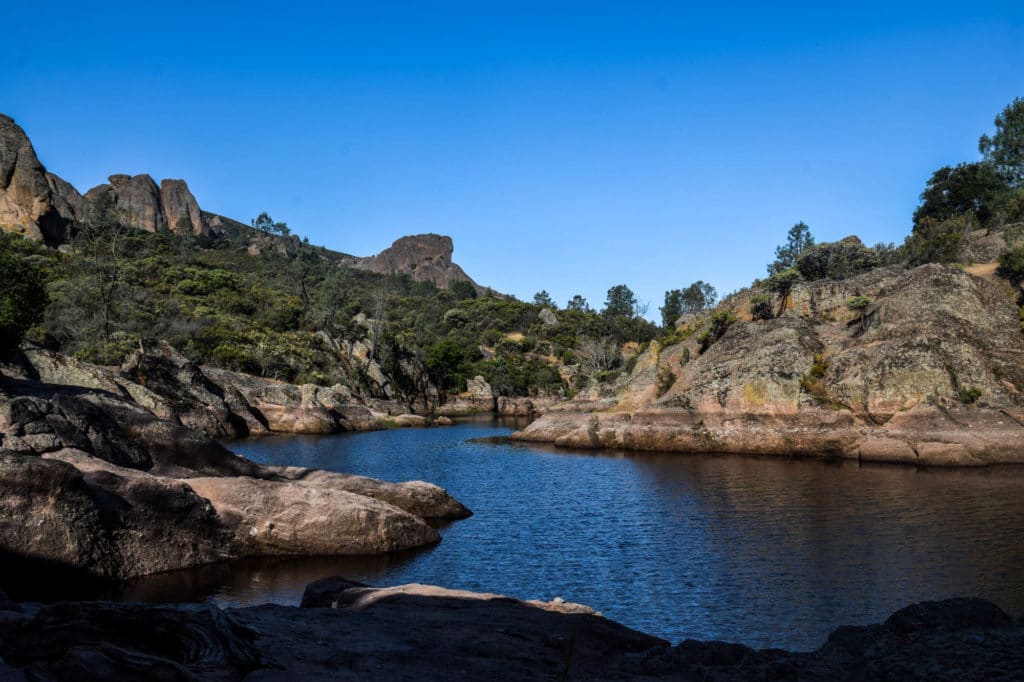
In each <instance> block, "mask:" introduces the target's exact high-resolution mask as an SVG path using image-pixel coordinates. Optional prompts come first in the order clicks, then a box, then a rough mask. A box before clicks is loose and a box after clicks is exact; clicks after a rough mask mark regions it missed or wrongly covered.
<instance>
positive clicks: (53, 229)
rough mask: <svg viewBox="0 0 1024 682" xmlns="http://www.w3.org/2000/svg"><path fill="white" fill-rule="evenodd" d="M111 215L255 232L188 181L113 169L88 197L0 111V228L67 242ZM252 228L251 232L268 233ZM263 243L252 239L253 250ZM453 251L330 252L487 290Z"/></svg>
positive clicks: (140, 222)
mask: <svg viewBox="0 0 1024 682" xmlns="http://www.w3.org/2000/svg"><path fill="white" fill-rule="evenodd" d="M108 218H113V219H115V220H117V221H119V222H121V223H123V224H125V225H131V226H134V227H138V228H140V229H143V230H146V231H148V232H175V233H178V234H193V235H196V236H202V237H206V238H211V239H217V238H221V237H225V236H227V235H228V234H238V233H239V232H249V231H252V228H250V227H249V226H248V225H246V224H245V223H243V222H239V221H236V220H232V219H231V218H227V217H224V216H219V215H216V214H214V213H209V212H206V211H203V210H202V209H201V208H200V206H199V202H198V201H196V198H195V197H194V196H193V195H192V192H191V191H190V190H189V187H188V184H187V183H186V182H185V181H184V180H175V179H164V180H161V181H160V183H159V184H157V182H156V181H155V180H154V179H153V178H152V177H150V176H149V175H146V174H141V175H134V176H132V175H124V174H116V175H111V176H110V177H109V178H108V181H107V182H106V183H105V184H102V185H98V186H96V187H93V188H92V189H90V190H89V191H88V192H86V193H85V195H84V196H83V195H82V194H80V193H79V191H78V190H77V189H75V188H74V187H73V186H72V185H71V183H69V182H67V181H66V180H64V179H62V178H60V177H58V176H56V175H54V174H52V173H49V172H47V170H46V168H45V167H44V166H43V164H42V163H41V162H40V161H39V158H38V157H37V156H36V153H35V150H34V149H33V147H32V143H31V141H30V140H29V138H28V135H26V134H25V131H24V130H22V128H21V127H20V126H19V125H18V124H17V123H15V122H14V119H13V118H11V117H9V116H5V115H3V114H0V231H5V232H15V233H18V234H22V235H25V236H26V237H28V238H30V239H35V240H38V241H45V242H47V243H49V244H54V245H57V244H62V243H64V242H65V241H67V239H68V238H69V236H70V228H71V226H72V225H73V224H74V223H76V222H82V221H85V220H89V219H108ZM252 232H253V233H252V234H251V235H250V236H251V237H259V238H260V239H262V238H263V237H264V235H262V234H261V233H256V232H254V231H252ZM257 241H259V239H258V240H257ZM263 241H266V240H265V239H264V240H263ZM266 246H267V244H259V243H258V244H255V245H254V246H253V251H254V252H259V251H260V250H261V249H262V248H265V247H266ZM452 250H453V246H452V239H451V237H445V236H441V235H436V234H421V235H414V236H411V237H402V238H401V239H399V240H398V241H396V242H395V243H394V244H392V245H391V247H390V248H388V249H385V250H384V251H382V252H381V253H379V254H377V255H376V256H369V257H365V258H360V257H357V256H350V255H348V254H340V253H333V252H332V253H331V255H332V256H334V258H335V260H336V261H337V262H339V263H340V264H342V265H347V266H349V267H352V268H356V269H359V270H368V271H370V272H375V273H378V274H382V275H398V274H407V275H409V276H410V277H412V278H413V279H414V280H416V281H418V282H430V283H431V284H434V285H435V286H437V287H440V288H447V287H448V286H450V285H451V284H452V283H454V282H460V281H463V282H469V283H471V284H472V285H473V287H474V288H476V289H477V290H478V291H480V292H482V291H484V289H483V287H480V286H479V285H478V284H476V282H474V281H473V280H472V279H471V278H470V277H469V275H467V274H466V273H465V272H464V271H463V269H462V268H461V267H459V266H458V265H457V264H455V263H453V262H452Z"/></svg>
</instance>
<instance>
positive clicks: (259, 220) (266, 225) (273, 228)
mask: <svg viewBox="0 0 1024 682" xmlns="http://www.w3.org/2000/svg"><path fill="white" fill-rule="evenodd" d="M252 226H253V227H254V228H256V229H257V230H259V231H260V232H266V233H267V234H279V235H281V236H282V237H287V236H288V235H289V234H291V232H292V231H291V230H290V229H288V225H287V223H278V222H274V219H273V218H271V217H270V214H269V213H267V212H266V211H264V212H263V213H260V214H259V215H258V216H256V217H255V218H253V219H252Z"/></svg>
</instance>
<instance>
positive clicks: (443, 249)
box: [345, 234, 483, 291]
mask: <svg viewBox="0 0 1024 682" xmlns="http://www.w3.org/2000/svg"><path fill="white" fill-rule="evenodd" d="M452 251H453V245H452V238H451V237H445V236H441V235H438V234H417V235H412V236H409V237H402V238H401V239H398V240H397V241H395V243H394V244H392V245H391V246H390V247H389V248H387V249H384V250H383V251H381V252H380V253H378V254H377V255H376V256H369V257H367V258H352V259H351V260H349V261H347V262H346V263H345V264H346V265H348V266H349V267H353V268H356V269H357V270H369V271H370V272H376V273H379V274H381V275H398V274H406V275H409V276H410V277H412V278H413V279H414V280H416V281H417V282H430V283H431V284H433V285H434V286H437V287H440V288H442V289H446V288H448V286H449V285H451V284H452V283H453V282H469V283H470V284H472V285H473V286H474V287H476V288H477V290H479V291H483V288H482V287H480V286H479V285H477V284H476V283H475V282H474V281H473V280H472V279H470V277H469V275H467V274H466V273H465V272H464V271H463V270H462V268H460V267H459V266H458V265H456V264H455V263H453V262H452Z"/></svg>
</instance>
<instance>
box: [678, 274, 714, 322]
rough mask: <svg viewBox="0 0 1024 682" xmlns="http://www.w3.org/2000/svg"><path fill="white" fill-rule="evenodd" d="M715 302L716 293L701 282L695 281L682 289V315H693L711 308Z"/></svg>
mask: <svg viewBox="0 0 1024 682" xmlns="http://www.w3.org/2000/svg"><path fill="white" fill-rule="evenodd" d="M716 300H718V292H717V291H715V288H714V287H713V286H711V285H710V284H708V283H707V282H705V281H703V280H697V281H696V282H694V283H693V284H691V285H690V286H688V287H686V288H685V289H683V291H682V297H681V300H680V304H681V308H682V312H683V314H695V313H700V312H704V311H705V310H707V309H708V308H711V307H712V306H714V305H715V301H716Z"/></svg>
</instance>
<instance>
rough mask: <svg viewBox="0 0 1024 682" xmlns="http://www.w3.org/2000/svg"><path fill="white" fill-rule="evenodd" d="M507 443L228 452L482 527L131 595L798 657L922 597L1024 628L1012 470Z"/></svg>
mask: <svg viewBox="0 0 1024 682" xmlns="http://www.w3.org/2000/svg"><path fill="white" fill-rule="evenodd" d="M509 431H510V428H509V427H507V426H503V425H498V424H492V423H486V422H476V423H468V424H459V425H457V426H455V427H449V428H443V429H428V430H422V429H420V430H402V431H386V432H376V433H366V434H352V435H341V436H331V437H323V438H274V439H264V440H256V441H244V442H239V443H235V444H233V447H235V448H236V449H237V450H238V451H240V452H242V453H244V454H246V455H248V456H250V457H252V458H253V459H256V460H258V461H264V462H269V463H279V464H297V465H303V466H315V467H321V468H326V469H336V470H340V471H350V472H353V473H359V474H364V475H368V476H375V477H378V478H384V479H388V480H409V479H423V480H428V481H434V482H436V483H438V484H440V485H442V486H444V487H446V488H448V489H449V491H450V492H452V494H454V495H455V496H456V497H458V498H459V499H460V500H462V501H463V502H464V503H466V504H467V505H468V506H469V507H470V508H471V509H472V510H473V511H474V512H475V515H474V516H473V517H472V518H470V519H467V520H465V521H458V522H455V523H453V524H451V525H449V526H447V527H445V528H444V529H443V530H442V535H443V536H444V540H443V542H442V543H441V544H440V545H439V546H437V547H435V548H432V549H431V550H429V551H424V552H414V553H406V554H403V555H399V556H391V557H384V558H370V559H307V560H293V561H275V562H266V561H264V562H239V563H237V564H231V565H225V566H217V567H211V568H209V569H203V571H190V572H188V573H189V574H190V575H189V576H184V575H183V576H179V577H173V576H161V577H158V578H152V579H148V580H147V581H142V582H139V583H136V585H135V586H134V587H131V588H129V590H128V591H127V592H126V593H125V595H124V596H125V598H138V599H171V598H173V599H187V600H194V599H210V600H214V601H216V602H219V603H224V604H248V603H254V602H262V601H276V602H280V603H291V604H294V603H297V602H298V600H299V598H300V596H301V593H302V589H303V588H304V587H305V585H306V584H307V583H309V582H311V581H312V580H315V579H317V578H319V577H323V576H326V575H336V574H340V575H345V576H347V577H349V578H351V579H354V580H360V581H363V582H368V583H371V584H382V585H383V584H397V583H402V582H412V581H416V582H426V583H435V584H440V585H445V586H450V587H455V588H463V589H471V590H482V591H489V592H502V593H506V594H512V595H515V596H518V597H522V598H527V599H529V598H545V599H550V598H552V597H555V596H561V597H564V598H566V599H569V600H572V601H579V602H583V603H586V604H590V605H592V606H594V607H595V608H598V609H599V610H601V611H603V612H604V613H605V614H606V615H608V616H609V617H612V618H615V619H616V620H619V621H621V622H623V623H625V624H627V625H629V626H631V627H635V628H638V629H641V630H644V631H647V632H650V633H652V634H656V635H659V636H661V637H665V638H666V639H669V640H672V641H679V640H681V639H683V638H686V637H694V638H698V639H724V640H729V641H740V642H744V643H747V644H750V645H754V646H784V647H787V648H802V649H810V648H814V647H817V646H819V645H820V644H821V643H822V642H823V641H824V638H825V637H826V636H827V634H828V632H830V631H831V630H832V629H833V628H834V627H836V626H837V625H840V624H846V623H869V622H877V621H879V620H881V619H883V618H885V617H886V616H887V615H888V614H889V613H891V612H892V611H893V610H895V609H896V608H899V607H901V606H904V605H906V604H907V603H909V602H911V601H918V600H922V599H938V598H945V597H949V596H955V595H977V596H983V597H986V598H989V599H992V600H993V601H995V602H996V603H998V604H1000V605H1001V606H1002V607H1003V608H1004V609H1007V610H1008V611H1010V612H1011V613H1014V614H1016V615H1019V614H1024V575H1022V574H1021V573H1020V572H1019V571H1018V567H1019V566H1021V565H1024V543H1022V542H1021V538H1024V495H1022V494H1021V492H1022V491H1024V468H1006V469H986V470H963V471H942V470H915V469H912V468H905V467H893V466H882V465H878V466H857V465H856V464H854V463H849V462H846V463H838V464H824V463H821V462H814V461H796V460H792V461H791V460H780V459H775V458H752V457H733V456H713V455H702V456H685V455H656V454H651V455H626V454H625V453H602V454H595V453H591V452H586V453H571V452H566V451H564V450H558V451H556V450H553V449H550V448H539V447H534V446H523V445H513V444H509V443H500V442H499V443H496V442H493V441H483V442H480V441H475V442H474V441H471V440H470V439H475V438H487V437H490V436H494V435H501V434H505V433H508V432H509ZM132 590H135V591H134V592H132ZM173 595H178V596H173Z"/></svg>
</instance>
